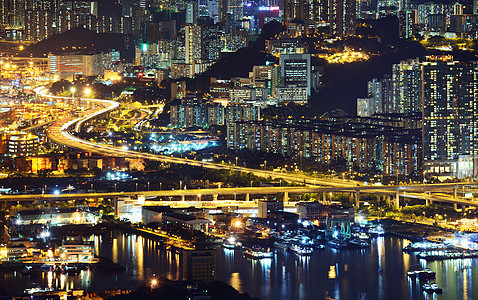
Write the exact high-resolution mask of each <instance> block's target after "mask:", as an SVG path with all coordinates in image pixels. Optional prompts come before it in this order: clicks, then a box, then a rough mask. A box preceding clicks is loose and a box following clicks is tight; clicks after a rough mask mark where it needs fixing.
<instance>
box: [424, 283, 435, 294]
mask: <svg viewBox="0 0 478 300" xmlns="http://www.w3.org/2000/svg"><path fill="white" fill-rule="evenodd" d="M422 289H423V290H424V291H425V292H427V293H430V294H431V293H433V289H432V286H431V284H429V283H424V284H423V285H422Z"/></svg>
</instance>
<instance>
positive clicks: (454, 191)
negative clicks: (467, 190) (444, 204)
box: [453, 188, 458, 199]
mask: <svg viewBox="0 0 478 300" xmlns="http://www.w3.org/2000/svg"><path fill="white" fill-rule="evenodd" d="M457 197H458V189H457V188H453V198H455V199H456V198H457Z"/></svg>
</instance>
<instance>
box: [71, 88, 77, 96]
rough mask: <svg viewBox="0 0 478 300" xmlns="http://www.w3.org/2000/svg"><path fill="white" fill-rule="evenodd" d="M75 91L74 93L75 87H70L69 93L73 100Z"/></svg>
mask: <svg viewBox="0 0 478 300" xmlns="http://www.w3.org/2000/svg"><path fill="white" fill-rule="evenodd" d="M75 91H76V88H75V87H71V89H70V92H71V97H72V98H75Z"/></svg>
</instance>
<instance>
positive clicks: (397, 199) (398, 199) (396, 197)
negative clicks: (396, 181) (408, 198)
mask: <svg viewBox="0 0 478 300" xmlns="http://www.w3.org/2000/svg"><path fill="white" fill-rule="evenodd" d="M393 202H394V203H393V204H394V205H395V208H400V192H399V190H398V189H397V193H396V194H395V200H394V201H393Z"/></svg>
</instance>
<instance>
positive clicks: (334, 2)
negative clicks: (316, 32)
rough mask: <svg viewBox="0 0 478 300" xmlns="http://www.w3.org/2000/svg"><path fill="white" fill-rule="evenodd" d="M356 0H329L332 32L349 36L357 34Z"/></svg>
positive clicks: (337, 35)
mask: <svg viewBox="0 0 478 300" xmlns="http://www.w3.org/2000/svg"><path fill="white" fill-rule="evenodd" d="M355 9H356V4H355V0H329V22H330V34H331V35H332V36H336V37H347V36H351V35H354V34H355Z"/></svg>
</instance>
